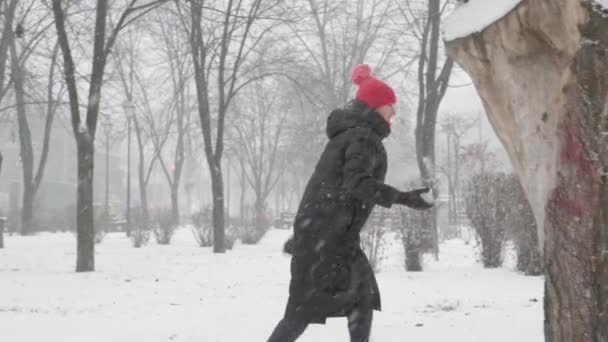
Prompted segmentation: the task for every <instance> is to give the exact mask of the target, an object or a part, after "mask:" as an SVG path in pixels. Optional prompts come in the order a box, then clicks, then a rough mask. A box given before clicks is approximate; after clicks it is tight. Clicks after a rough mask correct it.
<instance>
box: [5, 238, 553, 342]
mask: <svg viewBox="0 0 608 342" xmlns="http://www.w3.org/2000/svg"><path fill="white" fill-rule="evenodd" d="M288 234H289V232H288V231H279V230H272V231H270V232H269V233H268V235H267V236H266V237H265V238H264V240H263V241H262V243H261V244H260V245H258V246H243V245H237V246H236V247H235V249H234V250H233V251H231V252H229V253H227V254H226V255H214V254H212V253H211V251H210V249H201V248H199V247H197V246H196V245H195V244H194V240H193V239H192V237H191V235H190V232H189V231H187V230H182V231H180V232H179V234H178V235H177V236H176V238H175V241H174V243H173V245H171V246H157V245H155V244H151V245H150V246H148V247H146V248H143V249H134V248H131V247H130V244H129V241H128V240H127V239H126V238H124V237H123V236H122V234H111V235H109V236H107V237H106V240H104V242H103V243H102V244H101V245H99V246H98V252H97V259H96V262H97V270H98V271H97V272H95V273H87V274H76V273H74V272H73V267H74V262H75V239H74V236H73V235H71V234H42V235H39V236H36V237H29V238H22V237H7V238H6V240H7V241H6V245H7V248H6V249H4V250H2V249H0V327H1V328H0V330H1V336H0V340H1V341H3V342H40V341H44V342H54V341H57V342H59V341H61V342H89V341H94V342H134V341H135V342H137V341H142V342H144V341H145V342H157V341H158V342H160V341H189V342H195V341H196V342H213V341H220V342H242V341H260V342H262V341H266V338H267V337H268V335H269V334H270V332H271V330H272V328H273V327H274V324H275V323H276V322H277V320H278V319H279V318H280V316H281V314H282V312H283V308H284V304H285V300H286V296H287V284H288V281H289V274H288V263H289V259H288V257H286V256H285V255H283V254H281V248H282V243H283V241H284V240H285V239H286V238H287V236H288ZM441 249H442V253H441V261H440V262H431V261H428V262H427V265H426V266H427V271H425V272H423V273H417V274H411V273H410V274H408V273H406V272H404V271H403V270H402V267H401V260H402V254H401V252H400V251H399V249H397V248H392V249H390V250H389V252H388V255H387V256H388V258H387V259H386V260H385V262H384V263H383V270H382V272H381V273H380V274H379V275H378V281H379V283H380V288H381V291H382V299H383V309H384V310H383V312H381V313H378V314H377V315H376V318H375V321H374V331H373V336H372V341H375V342H403V341H420V342H422V341H424V342H476V341H484V342H485V341H493V342H513V341H522V342H523V341H525V342H536V341H538V342H540V341H542V340H543V332H542V279H541V278H538V277H525V276H522V275H519V274H516V273H514V272H512V271H510V270H508V269H498V270H484V269H483V268H482V267H481V266H480V265H479V264H477V263H476V262H475V258H474V255H473V253H472V250H471V247H470V246H467V245H465V244H464V243H463V242H462V241H457V240H455V241H448V242H446V243H444V244H443V245H442V246H441ZM300 341H303V342H325V341H331V342H339V341H348V334H347V330H346V322H345V321H344V320H343V319H334V320H329V321H328V324H327V325H326V326H320V325H315V326H312V327H311V328H310V329H309V330H308V331H307V332H306V333H305V334H304V336H303V337H302V338H301V339H300Z"/></svg>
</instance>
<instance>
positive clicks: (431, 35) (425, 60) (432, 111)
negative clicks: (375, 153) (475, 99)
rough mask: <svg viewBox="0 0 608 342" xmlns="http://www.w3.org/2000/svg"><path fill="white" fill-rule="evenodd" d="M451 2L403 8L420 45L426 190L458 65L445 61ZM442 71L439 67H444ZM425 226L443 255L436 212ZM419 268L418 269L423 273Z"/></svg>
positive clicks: (435, 0) (419, 135) (419, 124)
mask: <svg viewBox="0 0 608 342" xmlns="http://www.w3.org/2000/svg"><path fill="white" fill-rule="evenodd" d="M447 4H448V1H443V0H429V1H428V3H427V6H426V9H425V10H422V7H421V6H423V4H422V3H420V2H419V1H415V0H408V1H406V2H404V3H403V5H402V6H400V7H399V10H400V12H401V13H402V16H403V18H404V19H405V21H406V22H407V26H408V27H409V28H411V31H412V35H413V36H414V38H415V39H416V41H417V42H418V47H419V53H418V57H417V61H418V71H417V80H418V104H417V110H416V129H415V138H416V158H417V162H418V169H419V170H420V178H421V181H422V184H423V185H424V186H429V187H433V186H434V180H435V134H436V125H437V113H438V111H439V105H440V104H441V101H442V99H443V97H444V95H445V93H446V91H447V88H448V84H449V80H450V76H451V73H452V68H453V65H454V62H453V61H452V60H451V59H450V58H445V59H444V58H443V57H442V54H441V49H440V41H439V39H440V22H441V14H442V13H443V10H444V9H445V8H446V6H447ZM442 59H444V61H443V65H442V66H441V67H440V66H439V65H440V64H441V63H442V62H441V61H442ZM425 217H426V219H425V220H423V225H425V226H430V227H432V233H433V251H434V254H435V258H438V255H439V234H438V232H437V213H436V209H434V210H430V211H428V214H427V215H425ZM418 266H421V265H416V267H414V268H415V269H421V267H418Z"/></svg>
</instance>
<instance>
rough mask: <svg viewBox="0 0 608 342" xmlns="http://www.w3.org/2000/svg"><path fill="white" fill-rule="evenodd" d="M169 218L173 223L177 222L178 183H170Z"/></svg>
mask: <svg viewBox="0 0 608 342" xmlns="http://www.w3.org/2000/svg"><path fill="white" fill-rule="evenodd" d="M171 219H172V221H173V224H175V225H178V224H179V183H173V184H171Z"/></svg>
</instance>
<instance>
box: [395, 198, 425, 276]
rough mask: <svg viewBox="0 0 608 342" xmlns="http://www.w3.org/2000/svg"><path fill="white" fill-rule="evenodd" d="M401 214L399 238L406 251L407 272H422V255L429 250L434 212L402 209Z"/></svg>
mask: <svg viewBox="0 0 608 342" xmlns="http://www.w3.org/2000/svg"><path fill="white" fill-rule="evenodd" d="M400 214H401V222H400V224H399V237H400V238H401V243H402V244H403V250H404V251H405V270H406V271H408V272H419V271H422V262H421V258H422V254H423V253H424V252H426V251H427V250H428V249H429V248H428V241H429V239H430V235H431V233H430V232H429V229H428V227H429V225H428V222H430V220H431V219H432V216H431V215H432V211H430V210H427V211H418V210H412V209H407V208H403V207H402V208H401V210H400ZM425 241H426V242H427V243H425Z"/></svg>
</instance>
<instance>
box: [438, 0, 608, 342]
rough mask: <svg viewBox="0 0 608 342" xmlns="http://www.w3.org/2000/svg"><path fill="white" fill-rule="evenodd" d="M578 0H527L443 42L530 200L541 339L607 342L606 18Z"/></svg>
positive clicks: (597, 10) (607, 118)
mask: <svg viewBox="0 0 608 342" xmlns="http://www.w3.org/2000/svg"><path fill="white" fill-rule="evenodd" d="M603 12H604V13H605V10H602V9H600V8H599V5H597V4H595V3H594V2H590V1H582V0H535V1H532V0H524V1H522V3H520V4H519V5H518V6H517V7H516V8H515V9H513V10H512V11H511V12H509V13H508V14H507V15H505V16H504V17H503V18H501V19H499V20H498V21H497V22H495V23H493V24H492V25H491V26H489V27H487V28H486V29H485V30H484V31H483V32H481V33H479V34H474V35H471V36H468V37H464V38H461V39H457V40H454V41H451V42H448V43H447V47H448V50H449V53H450V55H451V56H453V57H454V58H455V59H456V60H457V61H458V63H459V64H460V65H461V66H462V67H463V68H464V69H465V70H466V71H467V72H468V73H469V75H470V76H471V78H472V79H473V81H474V83H475V86H476V88H477V90H478V92H479V94H480V96H481V97H482V99H483V103H484V106H485V108H486V112H487V113H488V116H489V119H490V122H491V123H492V124H493V126H494V128H495V130H496V132H497V134H498V135H499V138H500V139H501V141H502V142H503V144H504V146H505V148H506V150H507V152H508V153H509V155H510V157H511V159H512V161H513V163H514V166H515V168H516V170H517V171H518V173H519V175H520V178H521V180H522V184H523V185H524V189H525V190H526V193H527V196H528V198H529V199H530V202H531V204H532V208H533V210H534V214H535V217H536V219H537V222H538V228H539V232H538V233H539V241H540V243H541V246H542V245H544V255H543V258H544V265H545V271H546V278H545V279H546V283H545V339H546V341H548V342H605V341H608V179H607V175H608V174H607V171H608V151H607V148H606V145H607V143H608V141H606V132H608V115H607V114H606V113H607V108H608V106H607V103H608V101H607V97H608V65H607V64H608V62H607V60H606V56H607V55H608V35H607V32H608V18H606V17H605V15H604V14H603Z"/></svg>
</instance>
